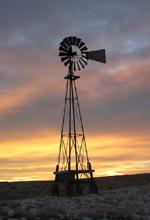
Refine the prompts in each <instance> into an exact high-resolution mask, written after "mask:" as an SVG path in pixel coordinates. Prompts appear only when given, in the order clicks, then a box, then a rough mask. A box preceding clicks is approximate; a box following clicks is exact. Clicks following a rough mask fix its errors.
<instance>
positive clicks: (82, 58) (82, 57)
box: [81, 57, 87, 65]
mask: <svg viewBox="0 0 150 220" xmlns="http://www.w3.org/2000/svg"><path fill="white" fill-rule="evenodd" d="M81 60H82V61H83V63H84V64H85V65H87V62H86V61H85V60H84V59H83V57H81Z"/></svg>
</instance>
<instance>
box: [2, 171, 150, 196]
mask: <svg viewBox="0 0 150 220" xmlns="http://www.w3.org/2000/svg"><path fill="white" fill-rule="evenodd" d="M95 181H96V183H97V185H98V192H102V191H104V190H112V189H118V188H124V187H130V186H143V185H147V184H149V183H150V173H147V174H134V175H122V176H109V177H96V178H95ZM53 183H54V181H48V180H47V181H26V182H0V200H9V199H10V200H12V199H23V198H33V197H38V196H48V195H51V194H52V185H53Z"/></svg>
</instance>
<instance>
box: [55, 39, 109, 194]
mask: <svg viewBox="0 0 150 220" xmlns="http://www.w3.org/2000/svg"><path fill="white" fill-rule="evenodd" d="M59 56H60V58H61V62H63V63H64V65H65V66H66V67H68V74H67V75H66V76H65V77H64V78H65V80H66V93H65V103H64V111H63V119H62V127H61V137H60V145H59V155H58V163H57V165H56V170H55V172H54V175H55V184H54V192H55V194H58V191H59V188H60V185H61V183H65V184H66V194H72V190H73V188H72V187H73V185H74V183H75V184H76V185H77V190H78V191H79V189H80V191H81V188H80V187H79V183H80V181H81V180H82V179H87V180H89V181H90V191H91V190H92V191H96V189H97V187H96V184H95V182H94V178H93V172H94V170H93V169H92V166H91V163H90V160H89V156H88V151H87V146H86V140H85V132H84V127H83V121H82V115H81V110H80V104H79V99H78V92H77V87H76V80H77V79H79V78H80V76H78V75H75V74H74V73H75V71H80V70H81V69H83V68H85V66H86V65H87V63H88V60H94V61H98V62H102V63H106V57H105V50H104V49H101V50H96V51H88V48H87V47H86V45H85V43H84V42H83V41H82V40H81V39H80V38H77V37H75V36H70V37H66V38H64V39H63V40H62V42H61V43H60V46H59Z"/></svg>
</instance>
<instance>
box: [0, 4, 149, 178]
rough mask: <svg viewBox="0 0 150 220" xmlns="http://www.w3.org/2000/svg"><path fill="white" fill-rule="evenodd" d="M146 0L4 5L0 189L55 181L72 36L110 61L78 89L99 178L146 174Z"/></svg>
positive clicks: (92, 66) (90, 68) (92, 68)
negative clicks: (64, 46)
mask: <svg viewBox="0 0 150 220" xmlns="http://www.w3.org/2000/svg"><path fill="white" fill-rule="evenodd" d="M149 8H150V1H149V0H126V1H124V0H75V1H70V0H0V28H1V30H0V181H22V180H48V179H54V175H53V171H54V170H55V166H56V163H57V157H58V148H59V141H60V126H61V121H62V112H63V104H64V95H65V83H66V81H65V80H64V76H65V75H66V73H67V68H66V67H65V66H64V65H63V63H61V61H60V57H59V56H58V54H59V51H58V48H59V43H60V42H61V41H62V39H63V38H64V37H66V36H70V35H71V36H74V35H75V36H77V37H79V38H81V39H82V41H83V42H85V44H86V46H87V47H88V49H89V50H96V49H105V50H106V57H107V63H106V64H102V63H99V62H95V61H88V65H87V67H86V68H85V69H84V70H83V71H80V72H79V73H77V74H79V75H80V77H81V78H80V80H78V81H77V88H78V93H79V101H80V105H81V111H82V116H83V122H84V128H85V134H86V142H87V148H88V152H89V157H90V161H91V163H92V166H93V168H94V169H95V170H96V171H95V176H108V175H122V174H132V173H148V172H150V136H149V133H150V113H149V109H150V62H149V60H150V13H149Z"/></svg>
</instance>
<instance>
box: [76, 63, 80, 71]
mask: <svg viewBox="0 0 150 220" xmlns="http://www.w3.org/2000/svg"><path fill="white" fill-rule="evenodd" d="M76 63H77V66H78V70H79V71H80V65H79V63H78V62H76Z"/></svg>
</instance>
